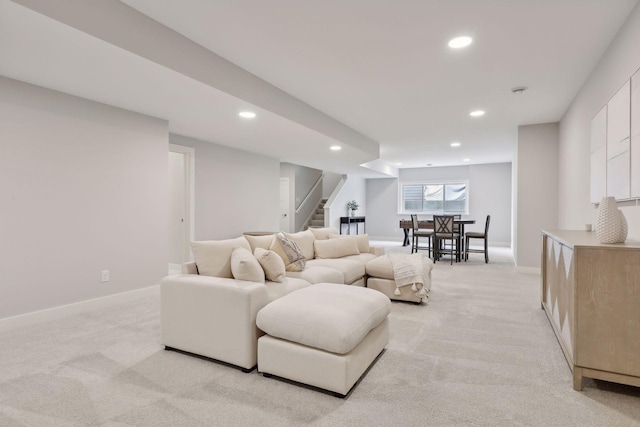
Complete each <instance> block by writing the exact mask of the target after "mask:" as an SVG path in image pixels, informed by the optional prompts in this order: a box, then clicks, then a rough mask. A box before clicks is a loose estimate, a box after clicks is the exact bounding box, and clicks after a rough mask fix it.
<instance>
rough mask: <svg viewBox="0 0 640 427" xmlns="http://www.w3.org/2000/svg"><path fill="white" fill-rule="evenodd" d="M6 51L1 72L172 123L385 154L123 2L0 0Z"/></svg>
mask: <svg viewBox="0 0 640 427" xmlns="http://www.w3.org/2000/svg"><path fill="white" fill-rule="evenodd" d="M16 3H22V4H24V5H26V6H27V7H23V6H21V5H18V4H16ZM31 8H33V9H31ZM34 10H37V11H38V13H37V12H36V11H34ZM114 23H116V24H117V25H114ZM0 58H2V60H1V61H0V75H3V76H6V77H10V78H15V79H17V80H22V81H26V82H28V83H32V84H36V85H40V86H44V87H47V88H51V89H54V90H58V91H62V92H65V93H69V94H72V95H76V96H80V97H83V98H87V99H91V100H95V101H98V102H102V103H106V104H109V105H113V106H116V107H120V108H125V109H127V110H131V111H136V112H140V113H143V114H147V115H150V116H154V117H159V118H162V119H166V120H168V122H169V129H170V131H171V132H172V133H176V134H181V135H185V136H189V137H193V138H197V139H201V140H204V141H210V142H215V143H218V144H222V145H227V146H232V147H234V148H238V149H241V150H247V151H251V152H255V153H259V154H263V155H266V156H270V157H275V158H278V159H280V160H281V161H283V162H289V163H295V164H300V165H304V166H309V167H314V168H318V169H322V170H327V171H331V172H335V173H361V172H362V171H363V169H362V168H361V167H360V166H358V165H359V164H361V163H363V162H367V161H371V160H374V159H376V158H378V153H379V145H378V144H377V143H376V142H375V141H373V140H371V139H369V138H367V137H366V136H364V135H362V134H360V133H358V132H356V131H354V130H353V129H350V128H348V127H347V126H345V125H343V124H342V123H339V122H337V121H336V120H334V119H332V118H331V117H329V116H327V115H325V114H324V113H322V112H320V111H318V110H315V109H314V108H312V107H310V106H308V105H306V104H304V103H303V102H301V101H299V100H297V99H296V98H293V97H292V96H290V95H288V94H286V93H285V92H282V91H281V90H279V89H278V88H276V87H274V86H271V85H270V84H268V83H267V82H264V81H262V80H261V79H259V78H257V77H255V76H253V75H251V74H250V73H247V72H245V71H244V70H241V69H239V68H238V67H237V66H235V65H233V64H231V63H229V62H228V61H225V60H224V59H223V58H220V57H219V56H217V55H215V54H213V53H211V52H209V51H207V50H206V49H204V48H202V47H201V46H198V45H196V44H195V43H193V42H191V41H190V40H188V39H185V38H184V37H182V36H180V35H179V34H177V33H175V32H174V31H172V30H170V29H168V28H166V27H164V26H162V25H160V24H158V23H156V22H155V21H152V20H151V19H149V18H148V17H146V16H144V15H142V14H140V13H139V12H137V11H135V10H133V9H131V8H129V7H128V6H126V5H124V4H122V3H120V2H104V1H101V2H96V1H93V2H73V1H56V2H52V1H29V0H25V1H15V2H12V1H8V0H0ZM243 110H251V111H254V112H255V113H256V114H257V117H256V118H255V119H252V120H246V119H242V118H240V117H238V113H239V112H240V111H243ZM332 145H340V146H341V147H342V149H341V150H340V151H339V152H333V151H331V150H329V147H330V146H332ZM370 174H372V175H371V176H382V175H380V174H377V173H375V172H371V173H370Z"/></svg>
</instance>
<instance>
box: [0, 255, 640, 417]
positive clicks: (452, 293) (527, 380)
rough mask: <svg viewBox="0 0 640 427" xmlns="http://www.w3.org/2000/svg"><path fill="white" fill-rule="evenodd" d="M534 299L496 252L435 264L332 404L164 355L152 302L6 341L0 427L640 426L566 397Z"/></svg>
mask: <svg viewBox="0 0 640 427" xmlns="http://www.w3.org/2000/svg"><path fill="white" fill-rule="evenodd" d="M406 250H407V249H406V248H400V247H397V246H396V247H390V248H389V251H406ZM539 292H540V284H539V277H538V276H534V275H526V274H519V273H517V272H516V271H515V269H514V267H513V263H512V260H511V258H510V257H509V253H508V252H507V251H505V250H500V249H495V250H494V249H492V252H491V263H490V264H488V265H487V264H485V263H484V262H483V260H482V255H477V254H476V255H474V256H472V257H471V260H470V261H469V262H468V263H461V264H454V265H453V266H450V265H449V263H448V262H442V263H437V264H436V266H435V270H434V272H433V288H432V292H431V299H430V303H429V305H427V306H424V305H423V306H416V305H413V304H407V303H393V306H392V312H391V317H390V320H391V341H390V343H389V346H388V348H387V351H386V352H385V353H384V354H383V355H382V357H381V358H380V359H379V361H378V362H377V364H376V365H375V366H374V367H373V368H372V369H371V370H370V372H369V373H368V375H367V376H366V377H365V378H364V379H363V381H362V382H361V383H360V384H359V385H358V387H357V388H356V389H355V390H354V392H353V393H352V394H351V395H350V396H349V397H348V398H347V399H338V398H335V397H332V396H329V395H326V394H322V393H319V392H316V391H313V390H309V389H305V388H301V387H297V386H294V385H291V384H288V383H284V382H281V381H277V380H274V379H269V378H263V377H262V376H261V375H259V374H257V373H256V372H255V371H254V372H252V373H250V374H244V373H242V372H241V371H239V370H236V369H232V368H229V367H227V366H223V365H220V364H216V363H212V362H209V361H205V360H201V359H198V358H194V357H189V356H186V355H183V354H179V353H175V352H167V351H164V350H162V347H161V346H160V344H159V320H158V314H159V296H158V290H157V289H155V290H152V291H150V292H147V293H146V294H142V295H140V296H139V297H138V298H136V299H135V300H134V301H130V302H127V303H118V304H116V305H114V306H113V307H110V308H108V309H102V310H99V311H95V312H92V313H87V314H81V315H74V316H72V317H69V318H66V319H61V320H57V321H53V322H48V323H47V324H38V325H34V326H30V327H25V328H20V329H16V330H11V331H6V332H1V333H0V340H1V343H2V346H1V347H0V426H98V425H103V426H165V425H166V426H218V425H219V426H230V425H234V426H235V425H237V426H242V425H262V426H264V425H305V424H309V425H323V426H324V425H327V426H334V425H347V426H374V425H375V426H464V425H468V426H525V425H526V426H532V425H533V426H634V425H639V426H640V389H638V388H634V387H627V386H622V385H616V384H611V383H605V382H600V381H592V380H586V381H585V388H584V391H583V392H575V391H573V389H572V388H571V374H570V371H569V368H568V366H567V364H566V362H565V360H564V357H563V355H562V352H561V351H560V347H559V345H558V343H557V341H556V339H555V337H554V335H553V333H552V331H551V327H550V326H549V323H548V321H547V319H546V317H545V315H544V313H543V311H542V310H541V309H540V302H539Z"/></svg>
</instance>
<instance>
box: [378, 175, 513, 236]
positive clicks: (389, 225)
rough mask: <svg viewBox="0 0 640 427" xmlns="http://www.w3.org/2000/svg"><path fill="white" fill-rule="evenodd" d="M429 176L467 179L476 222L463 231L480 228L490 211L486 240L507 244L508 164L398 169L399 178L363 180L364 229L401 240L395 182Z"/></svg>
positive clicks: (509, 230)
mask: <svg viewBox="0 0 640 427" xmlns="http://www.w3.org/2000/svg"><path fill="white" fill-rule="evenodd" d="M399 180H400V182H402V181H431V180H469V215H468V216H464V217H465V218H467V217H468V218H471V219H475V220H476V224H474V225H469V226H467V227H465V231H484V223H485V219H486V216H487V215H491V227H490V229H489V241H490V242H491V243H492V244H499V245H505V246H509V245H510V244H511V184H512V183H511V164H510V163H495V164H485V165H469V166H452V167H435V168H413V169H400V178H399V179H396V178H382V179H369V180H367V211H368V212H369V215H368V217H367V231H368V232H369V234H370V235H371V236H372V237H373V238H377V239H391V240H399V241H401V240H402V238H403V236H404V234H403V232H402V229H400V228H399V222H400V220H401V219H409V216H408V215H401V214H398V191H399V188H398V182H399Z"/></svg>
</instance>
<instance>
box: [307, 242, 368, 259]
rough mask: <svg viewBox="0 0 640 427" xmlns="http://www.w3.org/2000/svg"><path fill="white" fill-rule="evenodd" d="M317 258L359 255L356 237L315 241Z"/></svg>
mask: <svg viewBox="0 0 640 427" xmlns="http://www.w3.org/2000/svg"><path fill="white" fill-rule="evenodd" d="M313 245H314V247H315V251H316V258H341V257H343V256H347V255H358V254H359V253H360V251H359V250H358V245H357V244H356V241H355V240H354V239H328V240H316V241H315V242H314V244H313Z"/></svg>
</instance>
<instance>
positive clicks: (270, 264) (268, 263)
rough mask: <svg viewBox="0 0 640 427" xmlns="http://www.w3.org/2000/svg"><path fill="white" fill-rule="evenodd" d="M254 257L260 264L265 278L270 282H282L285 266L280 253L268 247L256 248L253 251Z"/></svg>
mask: <svg viewBox="0 0 640 427" xmlns="http://www.w3.org/2000/svg"><path fill="white" fill-rule="evenodd" d="M253 255H255V257H256V259H257V260H258V262H259V263H260V265H261V266H262V269H263V270H264V274H265V276H267V280H270V281H272V282H284V279H285V277H286V276H285V266H284V261H282V258H280V255H278V254H277V253H275V252H274V251H270V250H268V249H262V248H256V250H255V251H254V252H253Z"/></svg>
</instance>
